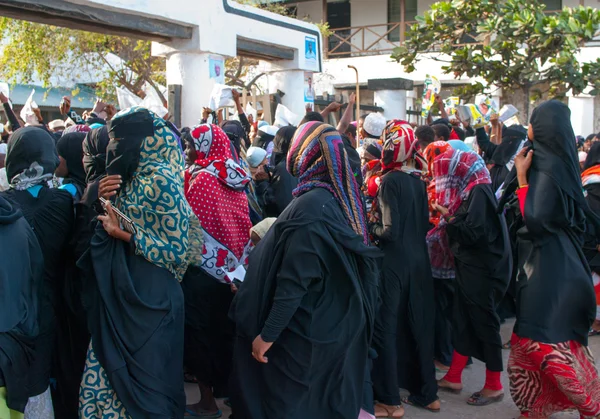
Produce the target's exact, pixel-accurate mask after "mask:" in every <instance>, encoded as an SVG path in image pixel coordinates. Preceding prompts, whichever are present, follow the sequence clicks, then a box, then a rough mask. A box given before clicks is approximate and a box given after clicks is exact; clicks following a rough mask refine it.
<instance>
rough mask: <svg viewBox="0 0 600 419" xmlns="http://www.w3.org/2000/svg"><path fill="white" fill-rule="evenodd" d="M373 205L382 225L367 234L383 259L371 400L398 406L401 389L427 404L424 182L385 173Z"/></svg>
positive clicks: (429, 323)
mask: <svg viewBox="0 0 600 419" xmlns="http://www.w3.org/2000/svg"><path fill="white" fill-rule="evenodd" d="M377 202H378V208H379V209H380V213H381V215H380V219H381V224H377V225H374V226H372V227H371V232H372V234H373V236H374V237H375V238H377V239H378V240H379V245H380V247H381V249H382V250H383V252H384V254H385V256H384V259H383V267H382V275H381V283H380V298H381V306H380V308H379V312H378V314H377V320H376V322H375V334H374V336H373V348H374V349H375V351H376V352H377V354H378V357H377V359H375V361H374V363H373V376H372V378H373V389H374V392H375V399H377V400H379V401H380V402H382V403H385V404H388V405H397V404H400V395H399V393H398V387H400V388H404V389H406V390H408V391H409V392H410V393H411V396H413V397H414V398H415V399H416V400H418V402H419V403H420V404H422V405H424V406H427V405H429V404H431V403H432V402H434V401H435V400H437V382H436V380H435V368H434V365H433V358H434V355H433V354H434V342H433V329H434V315H435V308H434V291H433V280H432V277H431V267H430V263H429V254H428V251H427V243H426V241H425V237H426V235H427V231H428V230H429V209H428V204H427V192H426V187H425V183H424V182H423V181H422V180H420V179H419V178H417V177H415V176H412V175H410V174H407V173H404V172H400V171H392V172H389V173H388V174H386V175H385V176H384V177H383V178H382V180H381V185H380V187H379V193H378V197H377Z"/></svg>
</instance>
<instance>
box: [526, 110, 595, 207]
mask: <svg viewBox="0 0 600 419" xmlns="http://www.w3.org/2000/svg"><path fill="white" fill-rule="evenodd" d="M530 123H531V125H532V127H533V135H534V139H533V150H534V154H533V160H532V164H531V170H530V172H529V173H530V177H531V179H530V182H529V188H530V191H529V193H528V197H529V196H538V195H537V194H535V189H537V188H538V185H537V184H536V180H537V177H536V176H535V175H536V174H537V173H544V174H545V175H546V176H548V177H549V178H550V179H552V180H553V181H554V182H555V183H556V184H557V185H558V187H559V188H560V189H561V190H562V191H563V192H564V193H565V194H566V195H567V196H569V197H570V198H571V199H573V201H575V203H576V204H577V206H579V207H580V208H581V209H582V210H583V209H585V208H586V207H587V204H586V203H585V199H584V196H583V188H582V186H581V169H580V166H579V157H578V155H577V148H576V141H575V133H574V132H573V127H572V126H571V111H570V110H569V108H568V106H567V105H565V104H564V103H562V102H560V101H558V100H550V101H547V102H544V103H542V104H541V105H540V106H538V107H537V108H535V109H534V111H533V113H532V114H531V121H530ZM531 189H534V191H531ZM532 192H533V193H532ZM539 196H540V197H541V196H543V195H539ZM531 204H534V203H533V202H532V203H531ZM538 204H542V203H538ZM542 205H543V204H542Z"/></svg>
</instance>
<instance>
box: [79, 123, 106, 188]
mask: <svg viewBox="0 0 600 419" xmlns="http://www.w3.org/2000/svg"><path fill="white" fill-rule="evenodd" d="M109 141H110V138H109V136H108V128H107V127H106V126H103V127H102V128H95V129H93V130H91V131H90V132H88V133H87V134H86V136H85V139H84V140H83V168H84V170H85V174H86V178H85V180H86V182H87V183H90V182H92V181H94V180H96V179H98V178H99V177H100V176H102V175H103V174H104V172H106V148H107V147H108V143H109Z"/></svg>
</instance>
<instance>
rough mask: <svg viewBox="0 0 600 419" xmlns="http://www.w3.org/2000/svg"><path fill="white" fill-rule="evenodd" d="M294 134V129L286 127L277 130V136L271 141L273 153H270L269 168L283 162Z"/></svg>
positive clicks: (289, 126)
mask: <svg viewBox="0 0 600 419" xmlns="http://www.w3.org/2000/svg"><path fill="white" fill-rule="evenodd" d="M295 133H296V127H294V126H291V125H288V126H287V127H282V128H279V131H277V135H276V136H275V139H274V140H273V152H272V153H271V166H277V165H278V164H279V163H281V162H284V161H285V159H286V157H287V153H288V150H289V149H290V146H291V145H292V138H294V134H295Z"/></svg>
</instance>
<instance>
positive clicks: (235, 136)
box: [221, 121, 246, 156]
mask: <svg viewBox="0 0 600 419" xmlns="http://www.w3.org/2000/svg"><path fill="white" fill-rule="evenodd" d="M221 129H222V130H223V132H225V134H227V137H229V141H231V144H233V147H234V148H235V151H236V153H237V155H238V156H239V155H240V153H241V151H242V144H244V147H245V146H246V130H244V127H243V126H242V123H241V122H240V121H224V122H223V123H222V124H221Z"/></svg>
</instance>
